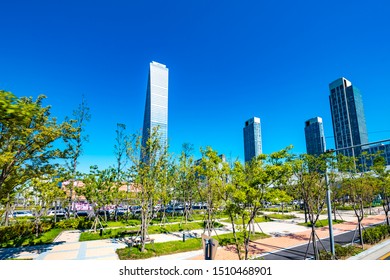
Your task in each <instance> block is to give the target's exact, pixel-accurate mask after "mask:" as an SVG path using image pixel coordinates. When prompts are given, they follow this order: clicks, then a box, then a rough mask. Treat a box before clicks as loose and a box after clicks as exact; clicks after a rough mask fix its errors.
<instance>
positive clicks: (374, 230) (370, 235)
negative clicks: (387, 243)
mask: <svg viewBox="0 0 390 280" xmlns="http://www.w3.org/2000/svg"><path fill="white" fill-rule="evenodd" d="M388 236H390V226H388V225H379V226H375V227H370V228H367V229H365V230H364V231H363V242H364V243H367V244H375V243H378V242H380V241H381V240H383V239H385V238H387V237H388Z"/></svg>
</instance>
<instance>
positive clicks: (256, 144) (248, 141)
mask: <svg viewBox="0 0 390 280" xmlns="http://www.w3.org/2000/svg"><path fill="white" fill-rule="evenodd" d="M244 152H245V162H248V161H251V160H252V158H254V157H256V156H258V155H260V154H261V153H262V152H263V151H262V143H261V126H260V119H259V118H256V117H254V118H251V119H249V120H247V121H246V122H245V127H244Z"/></svg>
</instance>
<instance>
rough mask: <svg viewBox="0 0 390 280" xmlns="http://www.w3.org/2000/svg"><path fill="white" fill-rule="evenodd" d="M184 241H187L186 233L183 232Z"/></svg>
mask: <svg viewBox="0 0 390 280" xmlns="http://www.w3.org/2000/svg"><path fill="white" fill-rule="evenodd" d="M183 242H186V234H185V233H184V232H183Z"/></svg>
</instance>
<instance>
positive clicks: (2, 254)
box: [0, 212, 384, 260]
mask: <svg viewBox="0 0 390 280" xmlns="http://www.w3.org/2000/svg"><path fill="white" fill-rule="evenodd" d="M296 216H297V218H296V219H293V220H280V221H274V222H266V223H259V224H256V225H255V226H256V227H260V229H258V230H262V231H263V232H264V233H266V234H268V235H271V237H268V238H264V239H259V240H255V241H253V242H251V245H250V256H251V257H259V256H262V255H263V254H266V253H270V252H276V251H278V250H282V249H285V248H290V247H295V246H297V245H302V244H307V243H308V241H309V237H310V232H311V231H310V229H308V228H307V227H304V226H300V225H297V223H299V222H303V221H304V219H303V214H296ZM325 217H326V216H325ZM322 218H324V217H321V219H322ZM343 219H344V220H346V222H344V223H343V224H337V225H333V231H334V235H338V234H341V233H344V232H346V231H350V230H354V229H355V228H356V223H355V220H356V218H354V216H353V215H349V214H348V213H347V212H345V213H343ZM383 221H384V215H374V216H370V217H367V218H365V219H364V220H363V224H364V225H370V224H374V223H379V222H383ZM223 224H224V225H225V226H224V228H223V229H217V230H216V233H217V234H218V235H219V234H224V233H228V232H230V231H231V226H230V225H229V223H223ZM191 233H196V234H197V235H198V236H200V235H201V234H202V233H203V230H193V231H191ZM216 233H215V232H213V235H215V234H216ZM80 234H81V232H80V231H78V230H71V231H64V232H62V233H61V234H60V235H59V236H58V237H57V238H56V239H55V241H54V242H53V243H52V244H49V245H41V246H33V247H23V248H5V249H0V259H33V260H118V256H117V254H116V250H117V249H119V248H125V247H127V244H126V243H125V242H124V241H123V239H104V240H96V241H85V242H79V241H78V240H79V237H80ZM317 234H318V236H319V237H320V238H327V237H329V232H328V227H322V228H319V229H317ZM150 238H152V239H154V240H155V242H156V243H158V242H167V241H175V240H183V233H169V234H151V235H150ZM187 238H188V237H187ZM185 259H189V260H202V259H203V251H202V250H198V251H192V252H186V253H179V254H173V255H167V256H161V257H155V258H151V259H150V260H185ZM216 259H217V260H238V257H237V254H236V253H235V247H234V246H232V245H231V246H226V247H219V248H218V250H217V255H216Z"/></svg>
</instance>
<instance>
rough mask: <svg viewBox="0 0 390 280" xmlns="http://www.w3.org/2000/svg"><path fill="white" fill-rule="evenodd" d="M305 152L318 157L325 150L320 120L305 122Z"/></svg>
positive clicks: (314, 119)
mask: <svg viewBox="0 0 390 280" xmlns="http://www.w3.org/2000/svg"><path fill="white" fill-rule="evenodd" d="M305 139H306V152H307V153H308V154H309V155H314V156H319V155H320V154H322V153H324V152H325V150H326V144H325V135H324V126H323V124H322V118H320V117H315V118H312V119H310V120H307V121H306V122H305Z"/></svg>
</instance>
